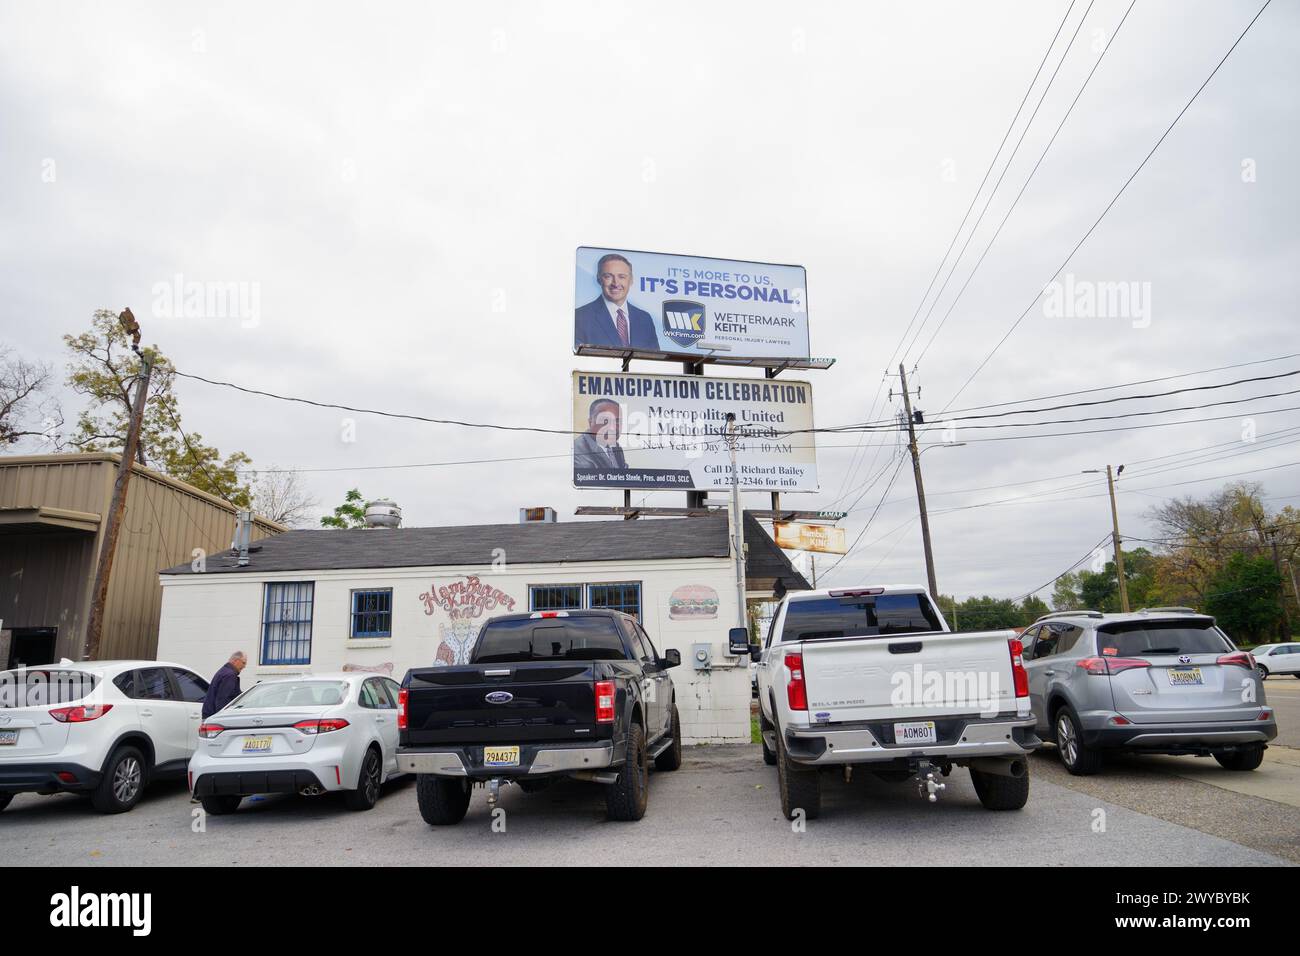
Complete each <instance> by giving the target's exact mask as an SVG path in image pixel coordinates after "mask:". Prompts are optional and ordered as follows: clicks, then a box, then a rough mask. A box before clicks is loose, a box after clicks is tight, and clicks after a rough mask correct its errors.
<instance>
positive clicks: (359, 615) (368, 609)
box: [349, 588, 393, 638]
mask: <svg viewBox="0 0 1300 956" xmlns="http://www.w3.org/2000/svg"><path fill="white" fill-rule="evenodd" d="M349 633H350V634H351V636H352V637H354V638H367V637H392V636H393V589H392V588H378V589H376V590H370V591H353V592H352V628H351V631H350V632H349Z"/></svg>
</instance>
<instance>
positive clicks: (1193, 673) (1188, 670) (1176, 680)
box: [1169, 667, 1205, 687]
mask: <svg viewBox="0 0 1300 956" xmlns="http://www.w3.org/2000/svg"><path fill="white" fill-rule="evenodd" d="M1169 683H1171V684H1173V685H1174V686H1175V687H1186V686H1188V685H1190V684H1204V683H1205V680H1204V678H1202V677H1201V669H1200V668H1199V667H1171V668H1169Z"/></svg>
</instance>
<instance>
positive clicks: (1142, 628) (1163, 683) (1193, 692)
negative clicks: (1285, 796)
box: [1021, 608, 1277, 775]
mask: <svg viewBox="0 0 1300 956" xmlns="http://www.w3.org/2000/svg"><path fill="white" fill-rule="evenodd" d="M1021 642H1022V643H1023V644H1024V661H1025V669H1026V670H1027V671H1028V672H1029V698H1030V706H1031V708H1032V710H1033V712H1034V716H1035V718H1036V719H1037V722H1038V723H1037V732H1038V734H1039V736H1041V737H1043V738H1044V739H1045V740H1052V741H1055V742H1056V746H1057V750H1058V751H1059V753H1060V755H1061V762H1062V763H1064V764H1065V768H1066V769H1067V770H1069V771H1070V773H1072V774H1081V775H1082V774H1092V773H1096V772H1097V771H1098V770H1100V769H1101V762H1102V752H1103V751H1105V750H1124V751H1129V752H1136V753H1159V754H1195V755H1196V756H1198V757H1204V756H1209V755H1213V756H1214V758H1215V759H1216V760H1217V761H1218V762H1219V763H1220V764H1222V765H1223V766H1224V767H1225V768H1227V769H1228V770H1254V769H1255V768H1256V767H1258V766H1259V765H1260V762H1261V761H1262V760H1263V759H1264V748H1265V747H1266V746H1267V741H1269V740H1272V739H1273V738H1274V737H1276V736H1277V721H1276V719H1275V717H1274V713H1273V709H1272V708H1271V707H1268V706H1267V705H1266V704H1265V702H1264V683H1263V681H1262V680H1260V677H1259V674H1258V672H1257V671H1256V669H1255V661H1254V659H1253V658H1252V657H1251V655H1250V654H1247V653H1246V652H1245V651H1240V650H1238V649H1237V647H1236V646H1235V645H1234V644H1233V643H1232V641H1231V640H1229V639H1228V636H1227V635H1226V634H1224V633H1223V631H1222V630H1220V629H1219V627H1218V626H1217V625H1216V624H1215V623H1214V618H1212V617H1207V616H1205V615H1202V614H1197V613H1195V612H1194V611H1192V610H1191V609H1189V608H1153V609H1151V610H1142V611H1138V612H1136V613H1133V614H1102V613H1101V612H1100V611H1060V612H1057V613H1055V614H1048V615H1045V616H1043V617H1041V618H1039V619H1038V620H1037V621H1035V622H1034V624H1033V625H1032V626H1031V627H1029V628H1027V629H1026V630H1025V633H1024V634H1023V636H1022V637H1021Z"/></svg>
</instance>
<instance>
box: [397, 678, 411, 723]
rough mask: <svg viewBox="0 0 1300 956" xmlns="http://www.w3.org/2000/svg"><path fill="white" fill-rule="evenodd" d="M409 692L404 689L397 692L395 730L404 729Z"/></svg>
mask: <svg viewBox="0 0 1300 956" xmlns="http://www.w3.org/2000/svg"><path fill="white" fill-rule="evenodd" d="M410 693H411V692H410V691H408V690H407V689H406V688H405V687H403V688H401V689H400V690H398V692H397V729H398V730H405V729H406V702H407V700H409V699H410Z"/></svg>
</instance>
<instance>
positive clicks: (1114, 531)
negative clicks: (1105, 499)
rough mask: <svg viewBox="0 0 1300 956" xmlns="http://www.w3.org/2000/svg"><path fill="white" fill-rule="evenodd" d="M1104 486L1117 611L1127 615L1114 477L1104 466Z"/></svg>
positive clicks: (1126, 587) (1126, 582)
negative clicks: (1112, 540) (1108, 515)
mask: <svg viewBox="0 0 1300 956" xmlns="http://www.w3.org/2000/svg"><path fill="white" fill-rule="evenodd" d="M1119 467H1120V470H1121V471H1122V470H1123V469H1124V466H1123V465H1120V466H1119ZM1106 486H1107V487H1108V488H1109V489H1110V523H1111V537H1112V538H1113V539H1114V541H1115V576H1116V577H1117V578H1118V579H1119V609H1120V610H1121V611H1123V612H1124V613H1125V614H1127V613H1128V612H1129V607H1128V581H1126V580H1125V579H1124V548H1123V547H1122V546H1121V544H1120V537H1119V509H1118V508H1116V507H1115V475H1114V474H1113V473H1112V472H1111V468H1110V465H1107V466H1106Z"/></svg>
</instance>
